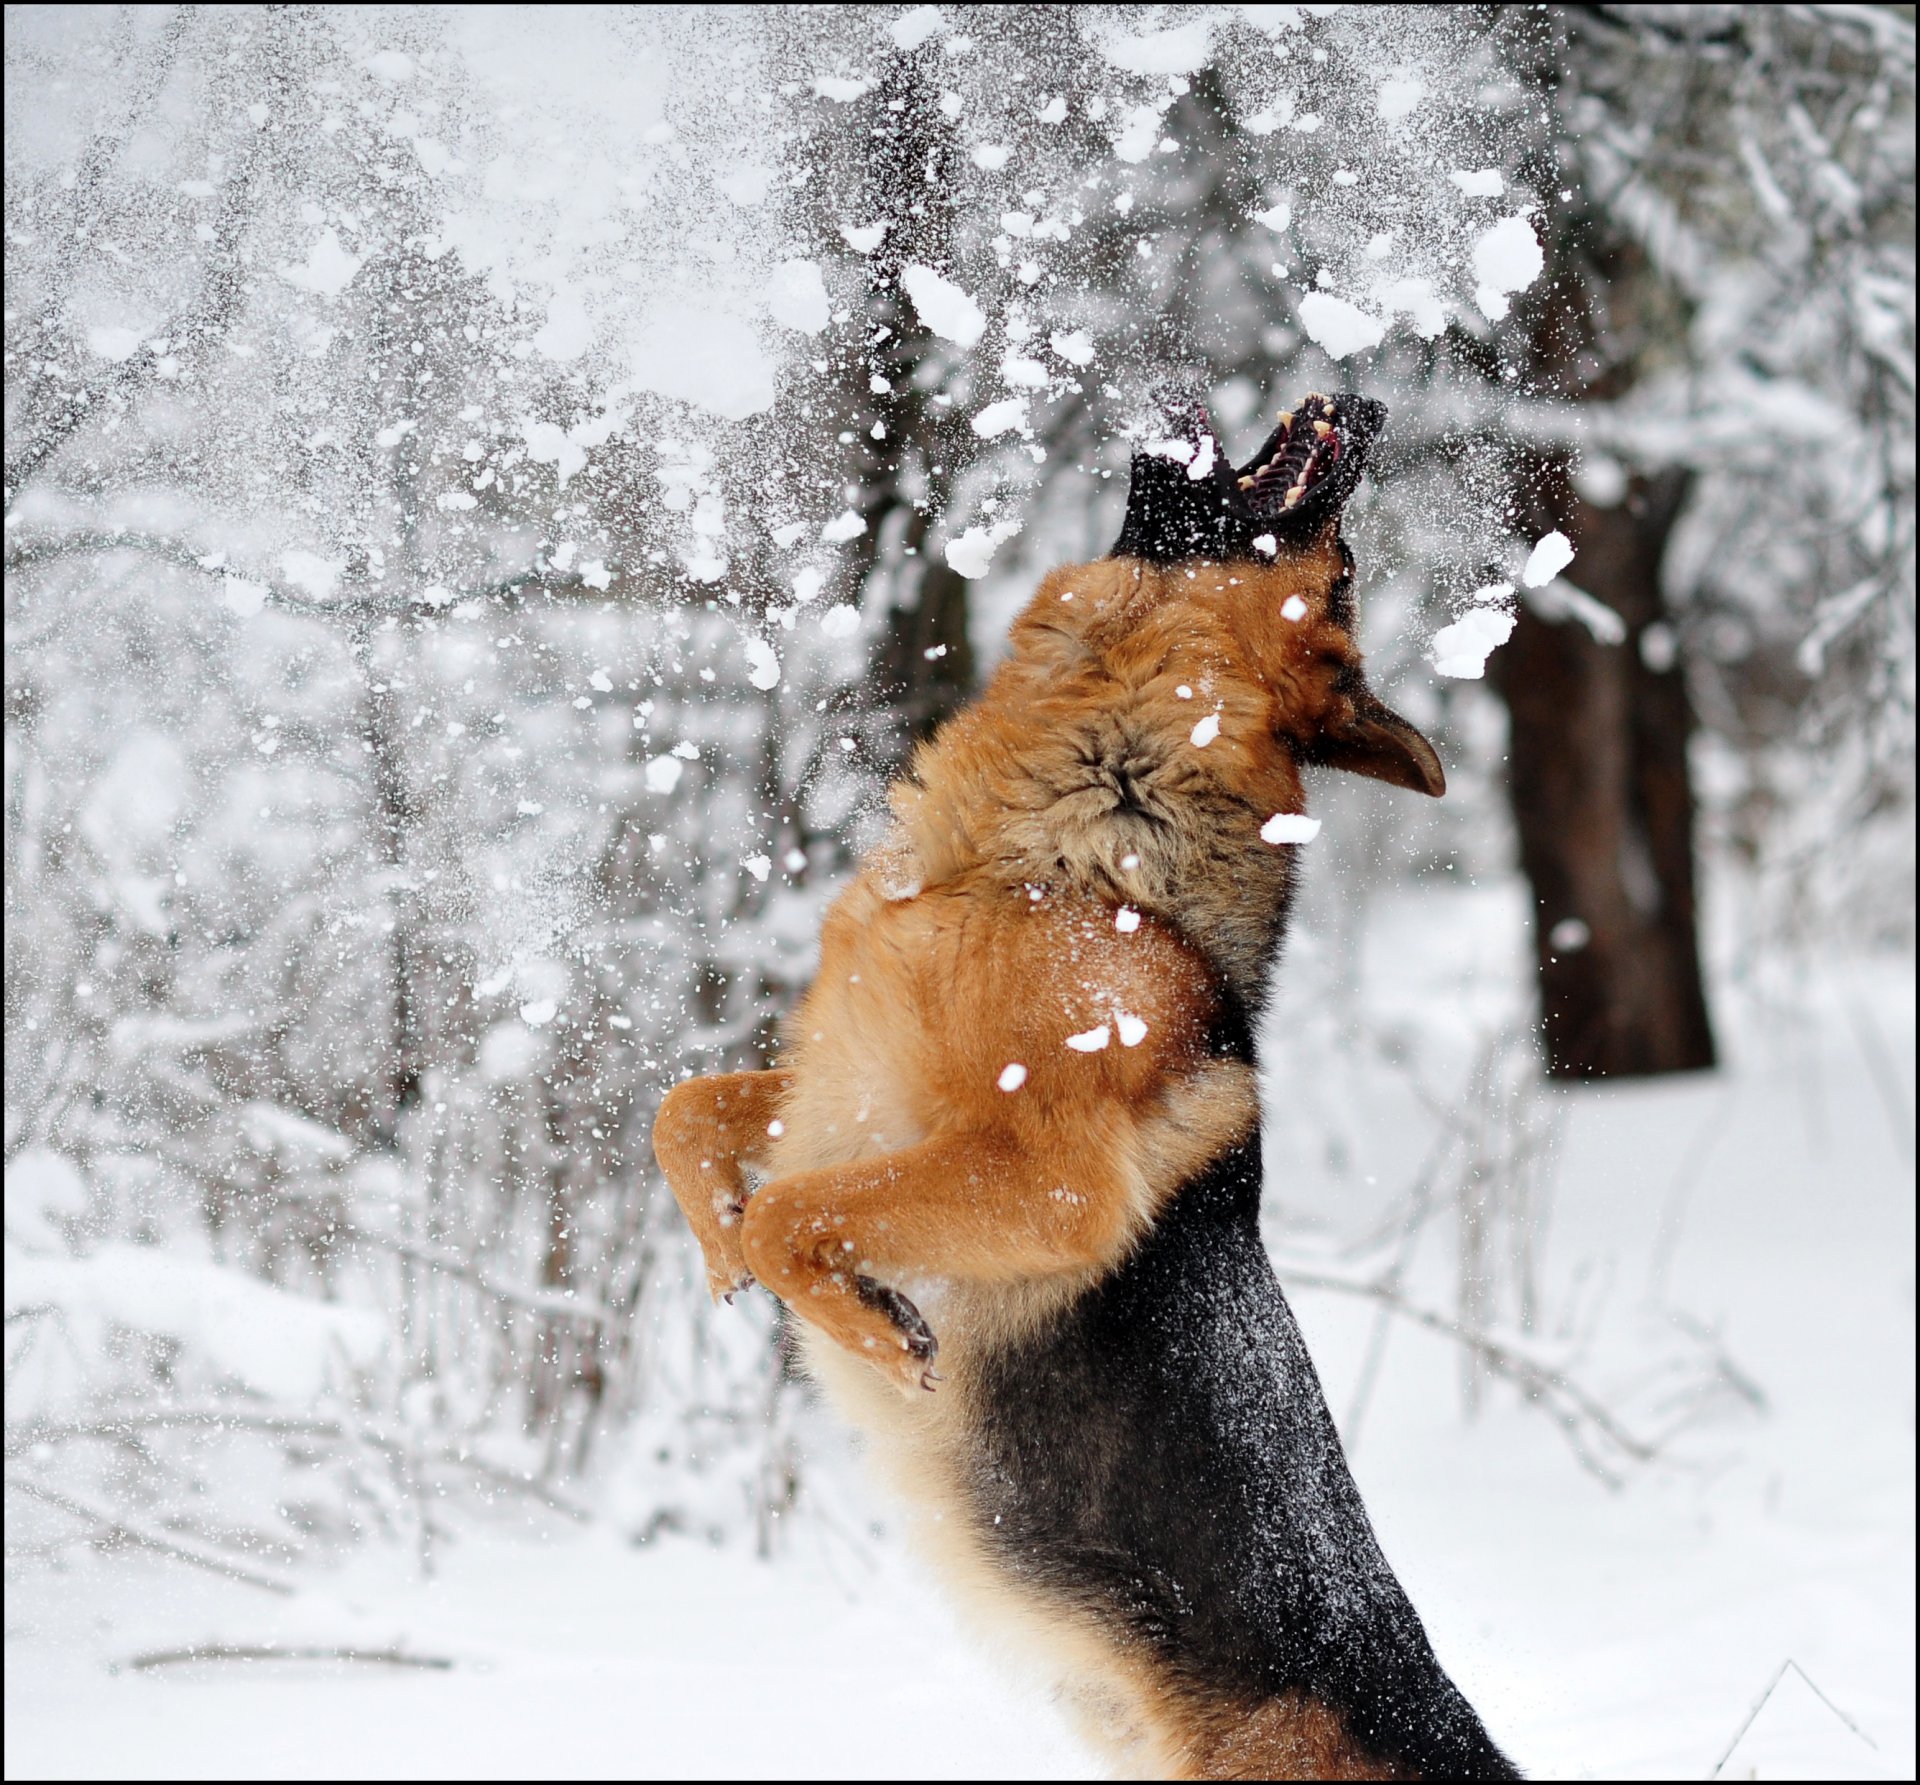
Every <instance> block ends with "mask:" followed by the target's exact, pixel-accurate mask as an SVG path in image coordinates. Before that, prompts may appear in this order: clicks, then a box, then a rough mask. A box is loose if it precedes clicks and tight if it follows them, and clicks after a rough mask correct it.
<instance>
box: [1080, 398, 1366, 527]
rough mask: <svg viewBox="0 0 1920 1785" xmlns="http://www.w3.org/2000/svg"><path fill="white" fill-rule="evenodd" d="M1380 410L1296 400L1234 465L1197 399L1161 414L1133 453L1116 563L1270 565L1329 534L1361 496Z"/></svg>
mask: <svg viewBox="0 0 1920 1785" xmlns="http://www.w3.org/2000/svg"><path fill="white" fill-rule="evenodd" d="M1386 419H1387V409H1386V405H1385V404H1384V403H1376V402H1375V401H1374V400H1373V399H1372V398H1371V397H1357V396H1353V395H1351V394H1342V395H1339V396H1331V397H1323V396H1321V395H1319V394H1318V393H1317V392H1316V393H1314V394H1313V395H1311V396H1307V397H1303V398H1302V399H1301V400H1300V402H1299V403H1298V404H1297V405H1296V406H1295V407H1294V408H1292V409H1289V410H1287V411H1285V412H1284V413H1283V414H1282V415H1281V417H1280V421H1279V425H1278V426H1277V427H1275V429H1274V430H1273V432H1272V433H1271V434H1269V435H1268V436H1267V438H1266V440H1265V442H1264V443H1263V444H1262V445H1261V448H1260V450H1259V451H1258V452H1256V453H1255V454H1254V455H1253V457H1252V458H1251V459H1249V460H1248V461H1247V462H1246V464H1244V465H1241V466H1238V467H1236V466H1234V465H1233V464H1232V462H1231V461H1230V460H1229V459H1228V457H1227V454H1226V449H1225V447H1224V446H1222V445H1221V443H1220V438H1219V435H1218V434H1217V432H1216V431H1215V429H1214V426H1213V422H1212V421H1211V419H1210V418H1209V417H1208V415H1207V411H1206V406H1205V404H1203V403H1201V402H1200V401H1199V400H1198V399H1197V398H1184V399H1179V398H1176V399H1174V400H1173V401H1171V402H1169V403H1166V404H1164V405H1163V406H1162V407H1161V410H1160V412H1159V416H1158V418H1157V422H1156V425H1155V426H1154V427H1153V428H1152V429H1150V430H1149V435H1150V437H1149V438H1147V439H1144V440H1142V441H1141V442H1140V443H1139V444H1138V445H1137V446H1136V447H1135V448H1134V452H1133V467H1132V481H1131V484H1130V486H1129V488H1128V491H1127V515H1126V520H1125V521H1124V522H1123V523H1122V525H1121V528H1120V537H1119V539H1117V540H1116V541H1115V542H1114V547H1113V556H1115V557H1117V558H1139V559H1141V560H1143V561H1145V562H1146V563H1149V564H1181V563H1186V562H1188V561H1190V560H1196V559H1197V560H1203V561H1208V562H1212V563H1217V564H1218V563H1229V562H1235V561H1239V562H1245V563H1267V564H1271V563H1273V562H1274V561H1275V560H1276V559H1277V558H1278V556H1279V554H1280V553H1281V552H1282V551H1283V550H1287V549H1289V548H1294V547H1298V546H1301V545H1305V544H1307V543H1309V542H1311V541H1312V540H1314V539H1315V538H1317V537H1318V536H1319V535H1320V534H1321V533H1323V532H1324V531H1325V530H1326V529H1327V528H1328V527H1330V526H1331V527H1336V528H1337V527H1338V525H1339V522H1340V513H1341V510H1342V509H1344V508H1345V507H1346V505H1347V501H1348V498H1349V497H1351V496H1352V494H1353V492H1354V491H1355V490H1356V489H1357V488H1358V487H1359V484H1360V478H1361V475H1362V474H1363V473H1364V472H1365V471H1366V468H1367V459H1368V456H1369V454H1371V452H1372V450H1373V446H1374V442H1375V441H1376V440H1378V439H1379V437H1380V432H1381V429H1382V428H1383V427H1384V426H1385V424H1386Z"/></svg>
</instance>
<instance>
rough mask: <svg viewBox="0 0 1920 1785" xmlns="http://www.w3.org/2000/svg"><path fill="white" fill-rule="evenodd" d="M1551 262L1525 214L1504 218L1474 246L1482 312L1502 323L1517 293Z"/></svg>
mask: <svg viewBox="0 0 1920 1785" xmlns="http://www.w3.org/2000/svg"><path fill="white" fill-rule="evenodd" d="M1546 264H1547V256H1546V251H1545V250H1544V249H1543V248H1542V247H1541V246H1540V238H1539V236H1538V235H1536V234H1535V233H1534V228H1533V225H1532V224H1531V223H1530V222H1528V221H1527V219H1526V218H1525V217H1521V216H1513V217H1503V218H1501V220H1500V221H1499V222H1498V223H1496V224H1495V225H1494V226H1493V227H1492V228H1491V229H1489V230H1487V231H1486V232H1485V233H1484V234H1482V236H1481V237H1480V239H1479V240H1478V241H1477V242H1475V243H1474V245H1473V270H1474V273H1475V275H1476V277H1477V278H1478V279H1479V281H1480V283H1479V286H1478V288H1477V289H1476V290H1475V292H1474V294H1473V301H1474V302H1475V303H1476V304H1478V305H1479V307H1480V313H1481V315H1483V316H1484V317H1486V319H1487V320H1488V321H1489V322H1499V321H1500V320H1501V319H1502V318H1503V317H1504V316H1505V315H1506V314H1507V311H1508V309H1509V308H1510V306H1509V305H1508V303H1507V298H1508V297H1509V295H1511V294H1512V293H1513V292H1516V291H1525V290H1526V288H1527V287H1528V286H1529V285H1531V284H1532V283H1533V282H1534V280H1536V279H1537V278H1539V277H1540V274H1541V271H1542V270H1543V269H1544V268H1545V266H1546Z"/></svg>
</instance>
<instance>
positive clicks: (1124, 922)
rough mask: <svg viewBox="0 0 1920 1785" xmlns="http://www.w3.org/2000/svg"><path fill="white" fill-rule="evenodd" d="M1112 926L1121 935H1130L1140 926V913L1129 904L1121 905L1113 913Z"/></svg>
mask: <svg viewBox="0 0 1920 1785" xmlns="http://www.w3.org/2000/svg"><path fill="white" fill-rule="evenodd" d="M1113 927H1114V928H1115V929H1116V930H1118V931H1119V932H1120V934H1121V935H1123V936H1131V935H1132V934H1133V932H1134V931H1135V930H1137V929H1139V927H1140V913H1139V912H1137V911H1136V910H1134V908H1133V907H1132V906H1131V905H1122V906H1121V907H1120V909H1119V910H1118V911H1116V912H1115V913H1114V914H1113Z"/></svg>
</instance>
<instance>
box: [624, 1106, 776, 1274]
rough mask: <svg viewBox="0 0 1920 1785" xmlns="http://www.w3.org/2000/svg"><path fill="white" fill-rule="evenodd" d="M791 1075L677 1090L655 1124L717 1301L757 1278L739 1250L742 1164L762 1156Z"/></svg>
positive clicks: (657, 1144) (657, 1143) (659, 1151)
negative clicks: (703, 1257)
mask: <svg viewBox="0 0 1920 1785" xmlns="http://www.w3.org/2000/svg"><path fill="white" fill-rule="evenodd" d="M792 1076H793V1075H792V1074H791V1073H787V1072H726V1073H718V1074H716V1075H714V1076H713V1077H711V1078H692V1079H688V1080H687V1081H686V1082H685V1083H684V1084H678V1085H675V1086H674V1087H673V1089H672V1090H671V1091H669V1092H668V1093H667V1095H666V1098H665V1100H664V1101H663V1102H662V1103H661V1105H660V1113H659V1115H657V1116H656V1117H655V1118H654V1123H653V1153H654V1157H655V1158H656V1159H658V1160H659V1161H660V1169H661V1171H663V1172H664V1173H665V1174H666V1179H667V1184H668V1187H669V1188H670V1189H671V1190H672V1191H673V1194H674V1198H675V1200H676V1201H678V1202H679V1204H680V1208H681V1211H682V1213H684V1214H685V1215H686V1217H687V1225H688V1226H689V1227H691V1228H692V1229H693V1236H694V1238H695V1239H697V1240H698V1241H699V1242H700V1250H701V1252H702V1253H703V1254H704V1255H705V1257H706V1261H707V1287H708V1288H709V1289H710V1290H711V1291H712V1292H713V1296H714V1299H715V1300H716V1301H717V1300H718V1299H719V1298H720V1297H721V1296H723V1295H725V1296H730V1295H732V1294H733V1292H734V1291H735V1290H737V1289H744V1288H746V1287H747V1286H748V1285H749V1284H750V1283H752V1281H753V1276H752V1273H751V1272H750V1271H749V1270H748V1268H747V1264H746V1260H745V1257H744V1256H743V1254H742V1252H741V1246H740V1236H741V1216H742V1214H743V1212H744V1211H745V1208H746V1203H747V1182H746V1174H745V1171H744V1169H743V1168H744V1167H745V1166H746V1165H747V1164H749V1163H751V1162H752V1161H753V1160H754V1159H755V1158H757V1157H760V1156H763V1155H764V1154H765V1152H766V1150H767V1142H768V1139H769V1135H768V1132H767V1130H768V1125H769V1124H770V1123H772V1122H773V1121H775V1120H776V1119H777V1117H778V1115H779V1109H780V1100H781V1098H782V1097H784V1096H785V1095H786V1093H787V1087H788V1086H789V1084H790V1083H791V1082H792Z"/></svg>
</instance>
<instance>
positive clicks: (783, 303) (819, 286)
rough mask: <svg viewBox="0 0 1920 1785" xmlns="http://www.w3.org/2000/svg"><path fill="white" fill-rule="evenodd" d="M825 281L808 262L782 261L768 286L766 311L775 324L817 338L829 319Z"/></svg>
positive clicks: (830, 310) (774, 271) (811, 263)
mask: <svg viewBox="0 0 1920 1785" xmlns="http://www.w3.org/2000/svg"><path fill="white" fill-rule="evenodd" d="M832 309H833V306H832V305H831V304H830V303H829V302H828V299H827V287H826V281H825V280H824V279H822V278H821V276H820V268H819V266H818V265H817V264H816V263H815V262H813V261H811V260H783V261H781V263H780V264H779V265H778V266H777V267H775V268H774V269H773V278H772V279H771V280H770V281H769V282H768V285H767V311H768V314H769V315H771V316H772V318H773V319H774V321H775V322H777V323H780V324H782V325H783V326H784V327H786V328H791V329H798V330H799V331H800V332H801V333H802V334H803V335H817V334H819V332H820V331H821V330H822V329H823V328H825V327H826V326H827V323H828V322H829V321H830V320H831V315H832Z"/></svg>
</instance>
